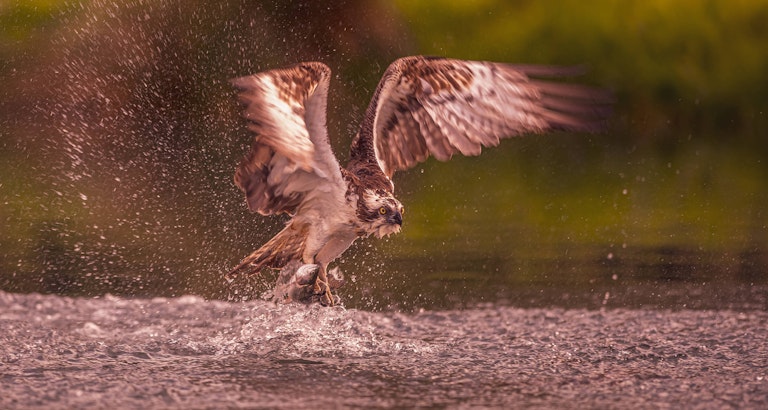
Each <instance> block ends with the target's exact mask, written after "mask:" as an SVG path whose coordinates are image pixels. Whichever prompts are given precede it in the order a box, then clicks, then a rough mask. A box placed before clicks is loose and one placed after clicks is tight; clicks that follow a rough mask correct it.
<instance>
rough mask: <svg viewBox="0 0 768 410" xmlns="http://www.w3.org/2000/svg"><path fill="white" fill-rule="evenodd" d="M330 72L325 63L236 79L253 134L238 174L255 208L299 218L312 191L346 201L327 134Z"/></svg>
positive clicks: (234, 81)
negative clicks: (300, 208)
mask: <svg viewBox="0 0 768 410" xmlns="http://www.w3.org/2000/svg"><path fill="white" fill-rule="evenodd" d="M330 74H331V71H330V69H329V68H328V67H327V66H326V65H325V64H322V63H316V62H309V63H300V64H297V65H295V66H293V67H289V68H284V69H276V70H270V71H265V72H262V73H259V74H254V75H251V76H246V77H240V78H236V79H234V80H232V84H233V85H234V86H235V87H237V88H238V89H239V90H240V93H239V94H238V97H239V99H240V101H241V102H242V103H243V104H244V106H245V109H244V111H243V114H242V115H243V117H244V118H245V119H246V120H247V121H248V126H247V127H248V129H249V130H250V131H251V132H252V133H253V143H252V145H251V150H250V152H249V153H248V154H247V155H246V157H245V158H244V159H243V161H242V163H241V164H240V166H239V167H238V168H237V170H236V172H235V184H236V185H237V186H238V187H240V189H241V190H242V191H243V192H244V193H245V196H246V201H247V203H248V208H249V209H250V210H252V211H255V212H259V213H261V214H263V215H270V214H275V213H288V214H294V213H295V212H296V210H297V208H298V207H299V206H300V205H302V204H303V202H304V201H305V200H306V199H307V194H308V193H309V192H311V191H318V192H323V193H325V194H328V195H335V196H339V197H340V198H343V194H344V190H345V189H346V188H345V184H344V181H343V178H342V176H341V171H340V169H339V164H338V161H337V160H336V157H335V156H334V155H333V152H332V150H331V146H330V143H329V142H328V132H327V130H326V104H327V96H328V86H329V82H330Z"/></svg>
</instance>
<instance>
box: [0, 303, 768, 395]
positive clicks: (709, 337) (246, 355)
mask: <svg viewBox="0 0 768 410" xmlns="http://www.w3.org/2000/svg"><path fill="white" fill-rule="evenodd" d="M0 321H2V328H3V329H4V330H3V333H2V335H1V336H0V338H2V342H1V343H0V346H2V347H0V349H2V351H1V352H0V358H2V371H1V373H2V378H0V380H1V381H0V383H2V390H3V394H2V396H0V407H2V408H240V407H246V408H263V407H270V408H272V407H275V408H277V407H283V408H303V407H313V408H318V407H319V408H330V407H335V408H349V407H358V408H360V407H362V408H376V407H393V406H394V407H451V408H454V407H458V408H473V407H486V406H488V407H511V406H514V407H524V406H531V407H556V406H564V407H566V408H589V407H592V408H594V407H608V408H630V407H632V408H641V407H656V408H658V407H665V406H671V405H677V404H684V405H685V407H688V408H731V407H736V408H765V406H766V405H768V345H766V343H765V340H767V339H768V312H765V311H761V310H756V311H744V312H736V311H714V310H702V311H694V310H680V311H671V310H652V309H644V310H627V309H615V310H611V309H608V310H605V309H604V310H585V309H568V310H565V309H558V308H550V309H541V308H531V309H520V308H514V307H504V306H490V305H488V306H478V307H477V308H474V309H468V310H461V311H459V310H442V311H421V312H414V313H412V314H403V313H397V312H375V313H374V312H365V311H359V310H345V309H343V308H320V307H317V306H312V307H305V306H299V305H274V304H271V303H268V302H264V301H251V302H246V303H227V302H221V301H206V300H204V299H201V298H199V297H195V296H184V297H180V298H170V299H166V298H155V299H124V298H117V297H113V296H106V297H103V298H67V297H61V296H42V295H38V294H29V295H20V294H11V293H0Z"/></svg>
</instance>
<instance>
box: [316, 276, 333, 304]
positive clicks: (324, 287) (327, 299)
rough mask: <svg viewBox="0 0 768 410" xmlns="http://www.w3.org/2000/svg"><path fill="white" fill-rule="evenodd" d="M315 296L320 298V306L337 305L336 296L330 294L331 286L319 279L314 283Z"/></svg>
mask: <svg viewBox="0 0 768 410" xmlns="http://www.w3.org/2000/svg"><path fill="white" fill-rule="evenodd" d="M315 294H316V295H319V296H320V304H321V305H323V306H335V305H336V303H337V300H338V296H336V295H334V294H333V293H331V286H330V285H328V282H326V281H322V280H320V278H318V279H317V281H315Z"/></svg>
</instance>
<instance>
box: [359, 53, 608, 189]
mask: <svg viewBox="0 0 768 410" xmlns="http://www.w3.org/2000/svg"><path fill="white" fill-rule="evenodd" d="M580 71H581V69H580V68H573V67H548V66H535V65H533V66H525V65H509V64H501V63H491V62H482V61H463V60H455V59H447V58H435V57H423V56H413V57H405V58H401V59H399V60H397V61H395V62H394V63H392V64H391V65H390V66H389V68H388V69H387V71H386V72H385V74H384V76H383V78H382V79H381V81H380V82H379V86H378V88H377V90H376V93H375V94H374V98H373V99H372V101H371V104H370V105H369V107H368V110H367V111H366V118H365V119H364V121H363V124H362V126H361V129H360V132H359V133H358V135H357V137H356V138H355V141H354V142H353V144H352V148H353V149H352V159H353V160H357V161H364V160H365V159H366V158H365V157H366V156H371V155H374V156H375V161H377V162H378V164H379V166H380V167H381V168H382V171H383V172H384V173H385V174H386V175H387V177H390V178H391V176H392V175H393V174H394V173H395V171H398V170H404V169H408V168H410V167H413V166H414V165H416V164H417V163H418V162H421V161H424V160H425V159H426V158H427V157H428V156H429V155H432V156H434V157H435V158H437V159H438V160H441V161H445V160H448V159H450V158H451V156H452V155H453V154H455V153H461V154H463V155H479V154H480V152H481V150H482V147H492V146H496V145H498V144H499V141H500V140H501V139H503V138H508V137H513V136H518V135H522V134H528V133H544V132H548V131H552V130H566V131H576V132H598V131H601V130H603V129H604V128H605V125H606V118H607V116H608V114H609V113H610V104H611V102H612V101H611V97H610V94H608V93H607V92H605V91H603V90H599V89H595V88H591V87H587V86H581V85H574V84H566V83H562V82H551V81H544V80H539V79H536V77H562V76H571V75H575V74H578V73H580ZM371 160H372V159H371Z"/></svg>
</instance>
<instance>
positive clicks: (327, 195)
mask: <svg viewBox="0 0 768 410" xmlns="http://www.w3.org/2000/svg"><path fill="white" fill-rule="evenodd" d="M578 71H580V70H579V69H578V68H572V67H553V66H535V65H510V64H503V63H493V62H484V61H465V60H457V59H450V58H440V57H425V56H411V57H404V58H400V59H398V60H396V61H395V62H393V63H392V64H391V65H390V66H389V67H388V68H387V70H386V72H385V73H384V76H383V77H382V79H381V81H380V82H379V84H378V86H377V88H376V91H375V92H374V94H373V98H372V100H371V102H370V104H369V105H368V108H367V110H366V111H365V116H364V117H363V119H362V124H361V125H360V128H359V130H358V132H357V134H356V135H355V137H354V139H353V140H352V146H351V150H350V159H349V162H348V163H347V165H346V167H341V166H340V165H339V162H338V160H337V159H336V157H335V156H334V154H333V152H332V150H331V146H330V144H329V140H328V132H327V129H326V104H327V95H328V85H329V80H330V76H331V70H330V69H329V68H328V67H327V66H326V65H325V64H323V63H319V62H304V63H299V64H296V65H294V66H292V67H288V68H281V69H273V70H269V71H264V72H261V73H258V74H254V75H250V76H246V77H240V78H236V79H234V80H232V83H233V85H234V86H235V87H236V88H237V89H239V94H238V97H239V100H240V101H241V102H242V103H243V105H244V111H243V117H244V118H245V120H246V122H247V127H248V129H249V130H250V131H251V132H252V134H253V143H252V145H251V149H250V152H248V154H247V155H246V156H245V158H244V159H243V161H242V163H241V164H240V166H239V167H238V168H237V170H236V172H235V184H236V185H237V186H238V187H239V188H240V189H241V190H242V191H243V192H244V193H245V198H246V202H247V205H248V208H249V209H250V210H251V211H254V212H258V213H260V214H262V215H273V214H288V215H290V216H291V217H292V218H291V219H290V220H289V221H288V222H287V224H286V226H285V228H283V230H282V231H280V232H279V233H278V234H277V235H275V236H274V237H273V238H272V239H271V240H270V241H268V242H267V243H266V244H264V245H263V246H262V247H260V248H259V249H257V250H256V251H254V252H253V253H251V254H250V255H249V256H247V257H246V258H245V259H243V260H242V262H241V263H240V264H239V265H237V266H236V267H235V268H234V269H233V270H232V271H231V272H230V275H235V274H238V273H244V274H249V273H255V272H259V271H261V270H262V269H263V268H272V269H281V268H283V267H285V266H286V265H288V264H293V265H296V264H304V266H306V265H309V264H312V265H316V266H317V276H316V279H315V280H314V283H312V291H313V292H314V294H315V295H317V296H319V299H320V301H321V303H323V304H324V305H333V304H334V303H336V300H335V299H334V295H332V293H331V286H329V280H328V275H327V269H328V264H329V263H331V262H332V261H333V260H335V259H336V258H338V257H339V256H340V255H341V254H342V253H343V252H344V251H345V250H346V249H347V248H349V246H350V245H352V243H353V242H354V241H355V240H356V239H358V238H361V237H367V236H370V235H371V234H373V235H375V236H376V237H379V238H381V237H383V236H386V235H390V234H393V233H397V232H399V231H400V228H401V226H402V224H403V212H404V209H403V205H402V204H401V203H400V201H398V200H397V198H396V197H395V195H394V188H395V187H394V184H393V183H392V175H393V174H394V173H395V172H396V171H400V170H406V169H408V168H411V167H413V166H415V165H416V164H417V163H419V162H422V161H425V160H426V159H427V158H428V157H429V156H433V157H435V158H436V159H438V160H440V161H446V160H448V159H450V158H451V156H452V155H454V154H457V153H460V154H462V155H471V156H474V155H479V154H480V151H481V149H482V147H492V146H496V145H498V144H499V141H500V140H501V139H502V138H507V137H513V136H519V135H523V134H540V133H544V132H548V131H553V130H565V131H573V132H598V131H600V130H602V129H603V128H604V126H605V121H606V117H607V115H608V108H609V105H610V102H611V101H610V96H609V94H608V93H607V92H605V91H603V90H600V89H596V88H592V87H588V86H583V85H576V84H567V83H564V82H558V81H551V80H550V81H545V80H542V78H553V77H564V76H571V75H574V74H577V73H578Z"/></svg>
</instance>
